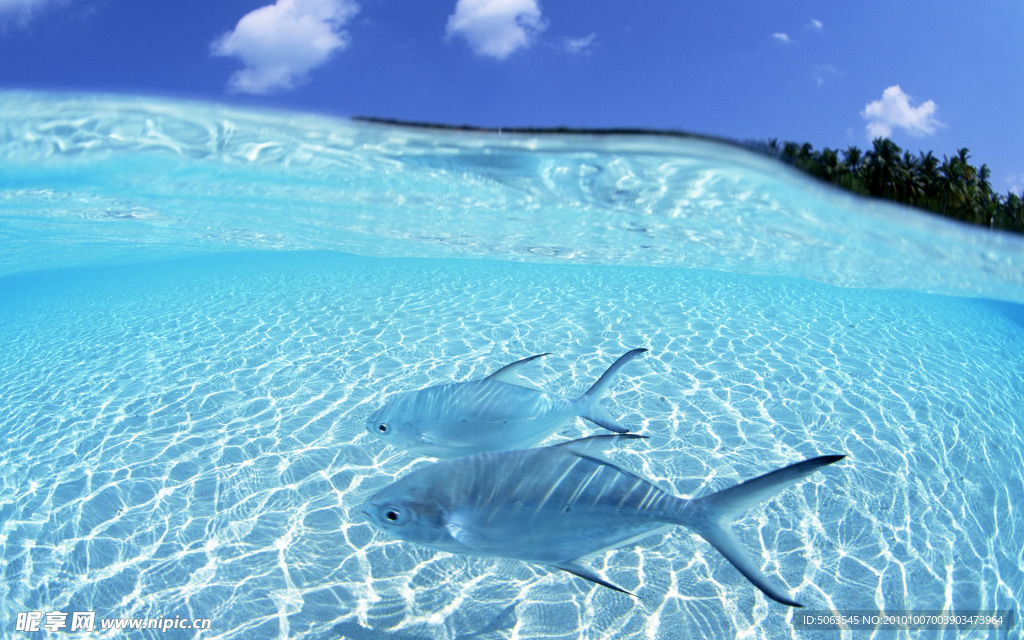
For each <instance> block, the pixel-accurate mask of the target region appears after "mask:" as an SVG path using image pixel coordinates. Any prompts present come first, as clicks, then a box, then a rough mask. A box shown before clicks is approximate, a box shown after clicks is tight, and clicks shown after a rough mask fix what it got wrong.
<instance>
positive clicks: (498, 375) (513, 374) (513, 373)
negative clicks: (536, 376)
mask: <svg viewBox="0 0 1024 640" xmlns="http://www.w3.org/2000/svg"><path fill="white" fill-rule="evenodd" d="M549 355H551V354H550V353H538V354H537V355H535V356H530V357H529V358H523V359H522V360H517V361H515V362H513V363H512V364H507V365H505V366H504V367H502V368H500V369H498V370H497V371H495V372H494V373H492V374H491V375H489V376H487V377H486V378H484V380H494V381H496V382H504V383H505V384H512V385H515V386H517V387H523V388H526V389H530V390H533V391H540V392H541V393H545V391H544V390H543V389H541V388H540V387H538V386H537V385H535V384H533V383H532V382H528V381H527V380H524V379H523V378H520V377H519V374H518V373H517V370H518V369H519V367H520V366H522V365H524V364H526V363H527V362H531V361H533V360H536V359H537V358H543V357H544V356H549Z"/></svg>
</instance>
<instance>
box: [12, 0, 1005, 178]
mask: <svg viewBox="0 0 1024 640" xmlns="http://www.w3.org/2000/svg"><path fill="white" fill-rule="evenodd" d="M1022 32H1024V3H1022V2H1020V0H1005V1H993V2H986V3H980V4H973V3H962V2H958V3H954V2H934V1H929V2H925V1H903V0H886V1H883V2H879V1H874V0H868V1H866V2H861V3H838V2H828V3H822V2H810V1H802V0H794V1H787V2H740V1H729V0H723V1H722V2H703V1H698V0H637V1H636V2H623V1H622V0H615V1H612V0H431V1H423V0H414V1H408V0H277V1H276V2H274V1H272V0H217V1H215V2H209V1H208V0H203V1H199V0H0V88H5V89H56V90H71V91H100V92H126V93H140V94H154V95H162V96H173V97H187V98H200V99H207V100H217V101H227V102H232V103H242V104H246V105H253V106H268V107H275V108H289V109H297V110H302V111H315V112H321V113H329V114H335V115H342V116H348V115H367V116H377V117H386V118H399V119H403V120H416V121H431V122H442V123H448V124H473V125H482V126H571V127H641V128H669V129H677V130H686V131H694V132H698V133H705V134H711V135H717V136H724V137H728V138H735V139H741V140H748V139H768V138H778V139H780V140H793V141H797V142H805V141H806V142H811V143H812V144H814V145H815V146H816V147H819V148H820V147H822V146H832V147H841V148H845V147H846V146H847V145H851V144H852V145H857V146H860V147H862V148H865V147H868V146H870V140H871V137H872V136H873V135H879V134H887V135H889V136H890V137H892V138H893V139H894V140H895V141H896V142H897V143H898V144H899V145H900V146H902V147H903V148H905V149H910V150H912V151H915V152H916V151H918V150H933V151H935V152H936V153H937V154H938V155H939V156H940V157H941V156H942V155H943V154H946V155H953V154H955V152H956V150H957V149H958V148H960V147H968V148H969V149H970V150H971V156H972V158H973V160H974V162H975V164H978V165H980V164H982V163H987V164H988V165H989V166H990V167H991V169H992V183H993V186H994V187H995V188H996V189H997V190H998V191H1006V190H1008V189H1011V188H1013V189H1017V190H1020V189H1021V187H1024V115H1022V114H1024V37H1022Z"/></svg>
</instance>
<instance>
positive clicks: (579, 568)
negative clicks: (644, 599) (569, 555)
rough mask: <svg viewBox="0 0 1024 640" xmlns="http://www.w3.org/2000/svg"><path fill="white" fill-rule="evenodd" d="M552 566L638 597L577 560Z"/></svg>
mask: <svg viewBox="0 0 1024 640" xmlns="http://www.w3.org/2000/svg"><path fill="white" fill-rule="evenodd" d="M551 566H553V567H556V568H558V569H561V570H562V571H568V572H569V573H571V574H573V575H574V576H578V577H580V578H583V579H584V580H590V581H591V582H593V583H595V584H599V585H601V586H602V587H608V588H609V589H612V590H614V591H618V592H619V593H624V594H626V595H627V596H630V597H632V598H637V595H636V594H635V593H631V592H629V591H626V590H625V589H623V588H622V587H620V586H618V585H614V584H612V583H611V582H608V581H607V580H605V579H604V578H602V577H601V576H599V575H597V574H596V573H594V572H593V570H591V569H588V568H587V567H584V566H583V565H581V564H579V563H578V562H576V561H572V562H566V563H563V564H553V565H551ZM637 599H638V600H639V598H637Z"/></svg>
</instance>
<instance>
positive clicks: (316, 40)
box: [0, 0, 359, 94]
mask: <svg viewBox="0 0 1024 640" xmlns="http://www.w3.org/2000/svg"><path fill="white" fill-rule="evenodd" d="M0 1H2V0H0ZM358 12H359V5H358V4H356V3H355V2H354V1H353V0H277V2H275V3H274V4H271V5H267V6H265V7H260V8H259V9H255V10H254V11H251V12H250V13H247V14H246V15H244V16H242V19H241V20H239V21H238V24H237V25H235V28H234V29H232V30H231V31H229V32H227V33H225V34H224V35H223V36H221V37H220V38H218V39H217V40H215V41H214V42H213V44H212V45H211V47H210V50H211V53H212V54H213V55H215V56H229V57H236V58H238V59H240V60H241V61H242V63H243V64H244V65H245V68H244V69H242V70H241V71H238V72H236V73H235V74H234V75H233V76H231V80H230V81H229V82H228V87H229V88H230V89H231V90H232V91H237V92H240V93H255V94H264V93H271V92H273V91H278V90H285V89H291V88H293V87H295V86H296V85H297V84H299V83H302V82H304V81H305V80H306V79H307V76H308V74H309V72H310V71H312V70H313V69H315V68H316V67H319V66H320V65H322V64H323V63H325V62H327V60H328V58H330V57H331V54H332V53H334V52H335V51H338V50H342V49H344V48H345V47H347V46H348V44H349V37H348V33H347V32H345V31H344V30H343V29H342V27H344V26H345V24H347V23H348V21H349V20H351V19H352V17H353V16H354V15H355V14H356V13H358Z"/></svg>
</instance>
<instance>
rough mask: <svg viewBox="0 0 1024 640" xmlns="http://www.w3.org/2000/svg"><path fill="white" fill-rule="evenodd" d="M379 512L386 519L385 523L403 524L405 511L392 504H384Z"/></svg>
mask: <svg viewBox="0 0 1024 640" xmlns="http://www.w3.org/2000/svg"><path fill="white" fill-rule="evenodd" d="M380 513H381V515H383V517H384V518H383V519H384V520H385V521H386V524H394V525H402V524H405V521H406V517H405V512H404V511H402V509H399V508H398V507H396V506H394V505H388V506H385V507H384V508H382V509H381V511H380Z"/></svg>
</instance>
